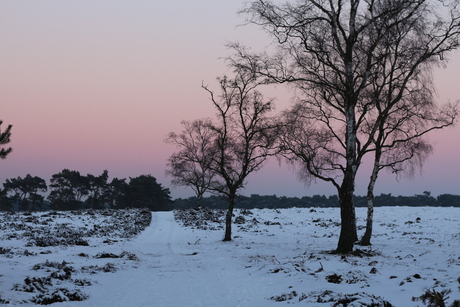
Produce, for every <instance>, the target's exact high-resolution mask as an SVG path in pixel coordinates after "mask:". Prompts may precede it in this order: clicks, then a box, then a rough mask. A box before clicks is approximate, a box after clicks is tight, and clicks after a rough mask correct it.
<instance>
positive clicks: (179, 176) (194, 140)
mask: <svg viewBox="0 0 460 307" xmlns="http://www.w3.org/2000/svg"><path fill="white" fill-rule="evenodd" d="M182 126H183V127H184V130H183V131H182V132H181V133H180V134H176V133H174V132H171V133H170V134H169V135H168V138H167V139H166V140H165V142H166V143H170V144H174V145H176V146H177V147H178V148H180V150H179V152H176V153H173V154H172V155H171V157H169V159H168V167H169V169H168V170H167V171H166V174H167V175H170V176H172V177H173V180H172V184H173V185H174V186H187V187H190V188H192V190H193V191H194V192H195V194H196V197H197V202H196V206H197V207H199V206H200V202H201V199H202V197H203V195H204V194H205V193H206V192H207V191H209V190H210V187H211V185H212V183H213V180H214V177H215V176H216V173H215V171H214V170H213V169H212V168H211V163H212V161H213V158H214V155H215V154H216V150H215V146H214V145H215V138H216V136H215V131H214V129H212V122H211V120H210V119H199V120H194V121H192V122H188V121H182Z"/></svg>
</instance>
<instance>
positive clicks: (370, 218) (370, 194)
mask: <svg viewBox="0 0 460 307" xmlns="http://www.w3.org/2000/svg"><path fill="white" fill-rule="evenodd" d="M381 155H382V151H381V149H380V147H378V148H377V150H376V152H375V158H374V168H373V169H372V174H371V178H370V180H369V185H368V186H367V220H366V232H365V233H364V236H363V237H362V238H361V241H360V242H359V244H360V245H363V246H369V245H371V237H372V225H373V223H374V187H375V182H376V181H377V176H378V174H379V171H380V166H379V165H380V157H381Z"/></svg>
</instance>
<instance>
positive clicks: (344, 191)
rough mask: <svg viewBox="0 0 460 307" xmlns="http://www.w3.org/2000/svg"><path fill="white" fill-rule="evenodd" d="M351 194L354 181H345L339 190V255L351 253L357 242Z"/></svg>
mask: <svg viewBox="0 0 460 307" xmlns="http://www.w3.org/2000/svg"><path fill="white" fill-rule="evenodd" d="M353 192H354V181H349V180H346V179H345V180H344V183H343V184H342V186H341V187H340V189H339V201H340V217H341V228H340V237H339V243H338V245H337V250H336V252H337V253H340V254H345V253H350V252H352V251H353V246H354V244H355V242H356V241H358V234H357V232H356V214H355V206H354V204H353Z"/></svg>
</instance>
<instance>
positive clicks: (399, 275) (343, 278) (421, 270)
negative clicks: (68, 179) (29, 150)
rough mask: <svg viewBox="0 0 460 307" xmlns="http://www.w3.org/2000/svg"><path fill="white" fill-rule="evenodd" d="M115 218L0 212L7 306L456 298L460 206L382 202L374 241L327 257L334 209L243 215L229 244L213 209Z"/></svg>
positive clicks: (1, 295)
mask: <svg viewBox="0 0 460 307" xmlns="http://www.w3.org/2000/svg"><path fill="white" fill-rule="evenodd" d="M190 212H192V214H191V215H190ZM203 213H205V214H207V217H208V218H210V219H211V220H212V219H214V220H215V221H214V222H213V221H211V220H208V221H206V224H203V221H202V220H201V219H200V218H201V217H203ZM110 214H111V213H108V212H107V211H105V213H104V211H100V212H97V213H94V214H92V213H88V212H85V213H84V214H81V213H73V214H72V213H70V214H67V213H65V214H64V213H62V214H55V215H50V214H48V213H46V212H39V213H33V214H32V215H29V216H24V215H22V214H10V213H0V239H1V241H0V304H1V302H3V303H6V304H7V305H8V304H10V305H19V304H22V306H27V305H34V303H32V302H31V300H34V301H36V302H40V301H41V302H44V301H46V299H47V298H52V297H54V299H55V298H56V297H61V298H62V299H84V300H83V301H65V302H61V303H54V304H53V305H54V306H111V307H115V306H232V307H234V306H284V305H286V304H289V305H298V306H334V304H337V303H338V302H339V301H340V300H342V302H343V303H344V304H343V305H336V306H346V305H347V303H345V302H348V306H350V307H351V306H371V304H372V300H373V301H374V302H375V303H376V305H373V306H379V305H377V302H380V303H381V305H380V306H384V305H383V302H384V301H387V302H389V303H391V304H392V305H393V306H403V307H405V306H423V304H422V303H421V302H413V301H412V300H411V299H412V297H414V296H417V297H418V296H420V295H422V294H423V293H424V291H425V290H426V289H435V290H436V291H442V290H444V289H451V290H452V293H450V294H449V296H450V298H449V299H448V300H447V302H448V303H451V302H453V301H454V300H455V299H460V289H459V287H460V283H459V278H460V227H459V226H460V208H427V207H421V208H408V207H392V208H389V207H384V208H376V209H375V222H374V237H373V240H372V242H373V245H372V246H371V247H370V248H367V247H360V246H357V247H356V248H357V249H358V250H357V252H356V253H355V255H346V256H342V255H335V254H331V253H330V251H331V250H333V249H334V248H335V247H336V244H337V238H338V233H339V209H337V208H326V209H322V208H315V209H295V208H294V209H281V210H268V209H264V210H250V211H249V212H248V211H246V210H243V211H242V212H240V211H239V210H236V212H235V220H236V222H237V223H239V224H234V225H233V236H234V240H233V241H231V242H222V241H221V239H222V237H223V228H222V227H223V224H222V223H220V222H219V220H222V218H223V217H222V216H211V212H210V211H197V210H195V211H187V212H178V213H177V216H182V217H183V216H187V217H189V218H190V216H191V217H192V218H195V220H193V223H192V225H195V226H193V227H192V226H183V225H182V222H180V221H179V222H178V221H176V220H175V217H174V213H173V212H153V213H152V220H151V223H150V226H148V227H147V228H146V229H145V230H143V231H142V232H140V234H137V235H136V234H135V233H136V229H137V230H139V227H141V226H142V221H140V220H139V214H138V212H131V211H127V212H126V213H125V214H124V215H123V214H122V215H123V218H121V219H114V218H112V217H111V216H110ZM118 215H120V214H118ZM365 215H366V212H365V209H362V208H358V209H357V216H358V225H359V226H361V227H360V230H359V233H360V234H362V232H363V231H364V229H362V225H365ZM133 218H137V223H133V222H132V219H133ZM144 218H145V215H144ZM127 221H128V222H127ZM129 221H131V222H129ZM128 224H129V225H131V226H133V227H134V226H136V225H137V224H139V225H140V226H139V227H137V226H136V227H137V228H136V227H134V229H135V230H134V231H133V230H132V229H133V228H132V227H131V228H130V227H128V226H129V225H128ZM63 225H64V226H63ZM196 225H198V226H196ZM112 226H116V227H112ZM46 229H49V230H50V231H49V232H46V233H45V235H44V236H43V235H42V234H43V231H44V230H46ZM121 229H122V230H123V231H122V230H121ZM140 229H143V228H142V227H141V228H140ZM55 237H58V238H61V239H62V238H65V237H71V238H72V239H62V240H63V241H62V242H59V240H58V239H54V241H53V239H52V238H55ZM47 240H48V241H47ZM53 242H57V243H53ZM56 244H59V245H56ZM75 244H78V245H75ZM37 245H41V246H37ZM47 245H55V246H47ZM86 245H87V246H86ZM28 291H31V292H28ZM352 294H356V295H354V296H353V295H352ZM346 295H349V296H346ZM351 301H354V302H352V303H350V302H351ZM361 303H362V304H361ZM365 304H367V305H365ZM387 306H388V305H387Z"/></svg>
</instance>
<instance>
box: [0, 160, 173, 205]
mask: <svg viewBox="0 0 460 307" xmlns="http://www.w3.org/2000/svg"><path fill="white" fill-rule="evenodd" d="M108 178H109V175H108V171H107V170H105V171H103V173H102V174H101V175H98V176H95V175H92V174H87V175H82V174H80V172H78V171H74V170H68V169H64V170H62V171H61V172H60V173H57V174H54V175H52V177H51V179H50V182H49V184H47V182H46V181H45V180H44V179H43V178H40V177H37V176H31V175H30V174H27V175H26V176H25V177H24V178H22V177H17V178H10V179H6V181H5V182H4V183H3V189H0V210H3V211H39V210H40V211H44V210H80V209H122V208H148V209H150V210H152V211H164V210H170V209H171V206H172V203H173V201H172V200H171V196H170V191H169V189H167V188H164V187H163V186H162V185H161V184H160V183H158V182H157V180H156V178H155V177H153V176H151V175H140V176H138V177H134V178H131V177H130V178H129V181H128V180H126V179H125V178H123V179H119V178H113V179H112V180H111V181H109V180H108Z"/></svg>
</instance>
